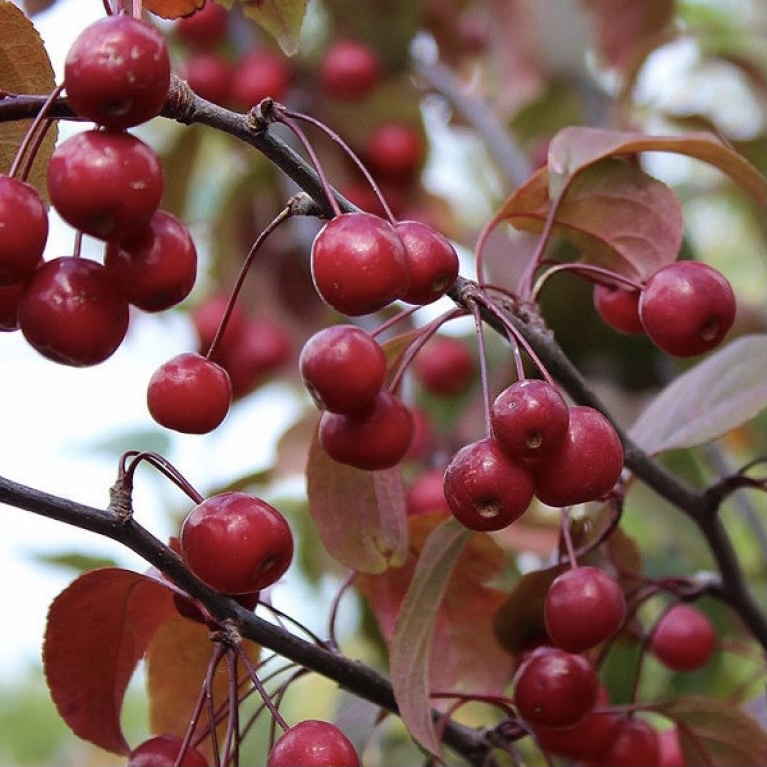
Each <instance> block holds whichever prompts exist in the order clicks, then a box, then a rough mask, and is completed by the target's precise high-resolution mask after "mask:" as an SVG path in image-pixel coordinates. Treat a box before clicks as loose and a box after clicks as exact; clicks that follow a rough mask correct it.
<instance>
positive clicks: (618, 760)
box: [598, 717, 660, 767]
mask: <svg viewBox="0 0 767 767" xmlns="http://www.w3.org/2000/svg"><path fill="white" fill-rule="evenodd" d="M659 763H660V746H659V742H658V733H657V731H656V730H655V729H654V728H653V727H651V726H650V725H649V724H648V723H647V722H645V721H643V720H642V719H637V718H636V717H623V718H619V719H617V720H616V721H615V722H613V725H612V727H611V728H610V731H609V732H608V733H607V737H606V739H605V746H604V748H603V749H602V752H601V754H600V756H599V762H598V764H599V765H600V767H647V765H648V764H659Z"/></svg>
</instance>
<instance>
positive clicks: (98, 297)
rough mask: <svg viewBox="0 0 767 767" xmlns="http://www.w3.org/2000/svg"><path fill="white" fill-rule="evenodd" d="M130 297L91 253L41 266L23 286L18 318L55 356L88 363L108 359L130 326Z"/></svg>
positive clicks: (36, 343) (33, 340)
mask: <svg viewBox="0 0 767 767" xmlns="http://www.w3.org/2000/svg"><path fill="white" fill-rule="evenodd" d="M128 320H129V312H128V303H127V301H125V299H124V298H123V297H122V295H120V293H119V292H118V291H117V290H116V289H115V287H114V284H113V283H112V280H111V279H110V277H109V275H108V274H107V271H106V269H104V267H103V266H102V265H101V264H99V263H97V262H96V261H91V260H89V259H86V258H72V257H70V256H66V257H62V258H56V259H53V260H52V261H48V262H46V263H44V264H43V265H42V266H40V267H39V268H38V269H37V271H36V272H35V273H34V275H33V276H32V277H31V279H30V280H29V282H28V283H27V285H26V288H25V289H24V291H23V293H22V295H21V299H20V301H19V306H18V321H19V326H20V328H21V332H22V333H23V334H24V338H25V339H26V340H27V341H28V343H29V344H30V345H31V346H33V347H34V348H35V349H37V351H38V352H40V354H42V355H43V356H44V357H47V358H48V359H50V360H53V361H54V362H60V363H62V364H64V365H72V366H74V367H85V366H88V365H96V364H98V363H99V362H103V361H104V360H105V359H107V358H108V357H111V356H112V354H114V352H115V351H116V350H117V348H118V347H119V346H120V344H121V343H122V340H123V339H124V338H125V334H126V332H127V331H128Z"/></svg>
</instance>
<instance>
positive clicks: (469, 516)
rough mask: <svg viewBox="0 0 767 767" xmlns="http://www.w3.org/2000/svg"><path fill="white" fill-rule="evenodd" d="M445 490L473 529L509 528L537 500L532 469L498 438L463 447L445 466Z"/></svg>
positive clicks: (460, 516) (459, 517)
mask: <svg viewBox="0 0 767 767" xmlns="http://www.w3.org/2000/svg"><path fill="white" fill-rule="evenodd" d="M444 489H445V498H446V499H447V503H448V506H449V507H450V510H451V512H452V513H453V516H454V517H455V518H456V519H457V520H458V521H459V522H460V523H461V524H462V525H464V526H465V527H467V528H468V529H469V530H501V529H502V528H504V527H508V526H509V525H510V524H511V523H512V522H514V520H516V519H518V518H519V517H521V516H522V514H524V513H525V511H526V510H527V507H528V506H529V505H530V502H531V501H532V499H533V480H532V477H531V475H530V471H529V469H528V468H527V466H525V465H523V464H522V462H521V461H520V462H517V461H513V460H512V459H511V458H509V457H508V456H507V455H506V454H505V453H504V452H503V450H501V448H500V446H499V445H498V443H497V442H496V441H495V440H494V439H482V440H479V441H477V442H472V443H471V444H469V445H466V446H464V447H462V448H461V449H460V450H459V451H458V452H457V453H456V454H455V455H454V456H453V457H452V459H451V460H450V463H448V465H447V468H446V469H445V484H444Z"/></svg>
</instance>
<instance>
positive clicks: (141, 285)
mask: <svg viewBox="0 0 767 767" xmlns="http://www.w3.org/2000/svg"><path fill="white" fill-rule="evenodd" d="M104 266H105V267H106V269H107V271H108V272H109V274H110V275H111V276H112V278H113V279H114V281H115V284H116V285H118V286H119V289H120V291H121V292H122V294H123V295H124V296H125V298H126V299H127V300H128V301H129V302H130V303H132V304H133V305H134V306H137V307H139V308H140V309H143V310H144V311H147V312H159V311H163V310H164V309H169V308H170V307H171V306H175V305H176V304H178V303H179V302H181V301H182V300H183V299H185V298H186V297H187V296H188V295H189V293H190V292H191V290H192V288H193V287H194V283H195V279H196V278H197V249H196V248H195V245H194V241H193V240H192V236H191V234H190V233H189V230H188V229H187V227H186V226H185V225H184V224H183V223H182V222H181V221H179V220H178V219H177V218H176V217H175V216H173V215H171V214H170V213H166V212H165V211H162V210H158V211H157V212H156V213H155V214H154V215H153V216H152V219H151V221H150V222H149V227H148V228H147V230H146V231H145V232H144V234H143V235H141V237H139V238H138V239H136V240H131V241H130V242H129V243H127V244H121V243H118V242H111V243H109V245H108V246H107V250H106V254H105V256H104Z"/></svg>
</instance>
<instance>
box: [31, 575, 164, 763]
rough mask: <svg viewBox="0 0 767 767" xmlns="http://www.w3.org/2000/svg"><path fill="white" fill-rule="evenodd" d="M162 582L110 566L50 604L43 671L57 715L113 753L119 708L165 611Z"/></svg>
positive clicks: (119, 745)
mask: <svg viewBox="0 0 767 767" xmlns="http://www.w3.org/2000/svg"><path fill="white" fill-rule="evenodd" d="M172 593H173V592H172V591H171V589H170V588H168V587H167V586H165V585H163V584H162V582H160V581H158V580H156V579H154V578H150V577H147V576H144V575H140V574H138V573H134V572H130V571H128V570H122V569H120V568H117V567H106V568H102V569H99V570H91V571H90V572H87V573H85V574H84V575H81V576H80V577H79V578H77V579H76V580H75V581H73V582H72V583H71V584H70V585H69V586H68V587H67V588H66V589H65V590H64V591H62V592H61V594H59V595H58V596H57V597H56V599H54V601H53V603H52V604H51V607H50V610H49V613H48V623H47V626H46V632H45V641H44V645H43V666H44V669H45V676H46V679H47V681H48V686H49V687H50V691H51V697H52V698H53V701H54V703H55V704H56V708H57V709H58V711H59V714H60V715H61V718H62V719H63V720H64V721H65V722H66V723H67V724H68V725H69V727H70V728H71V729H72V731H73V732H74V733H75V734H76V735H77V736H78V737H80V738H83V739H84V740H88V741H90V742H91V743H95V744H96V745H97V746H100V747H101V748H103V749H105V750H107V751H111V752H113V753H116V754H127V753H128V752H129V751H130V748H129V746H128V744H127V742H126V740H125V736H124V735H123V732H122V728H121V726H120V710H121V708H122V702H123V697H124V695H125V689H126V687H127V686H128V682H129V681H130V679H131V677H132V676H133V672H134V671H135V669H136V666H137V665H138V663H139V661H140V660H141V658H142V657H143V656H144V653H145V652H146V649H147V647H148V645H149V642H150V640H151V638H152V636H153V635H154V633H155V631H157V628H158V626H160V624H161V623H162V622H163V621H164V620H166V619H167V618H168V616H169V615H171V614H173V612H174V607H173V601H172Z"/></svg>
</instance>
